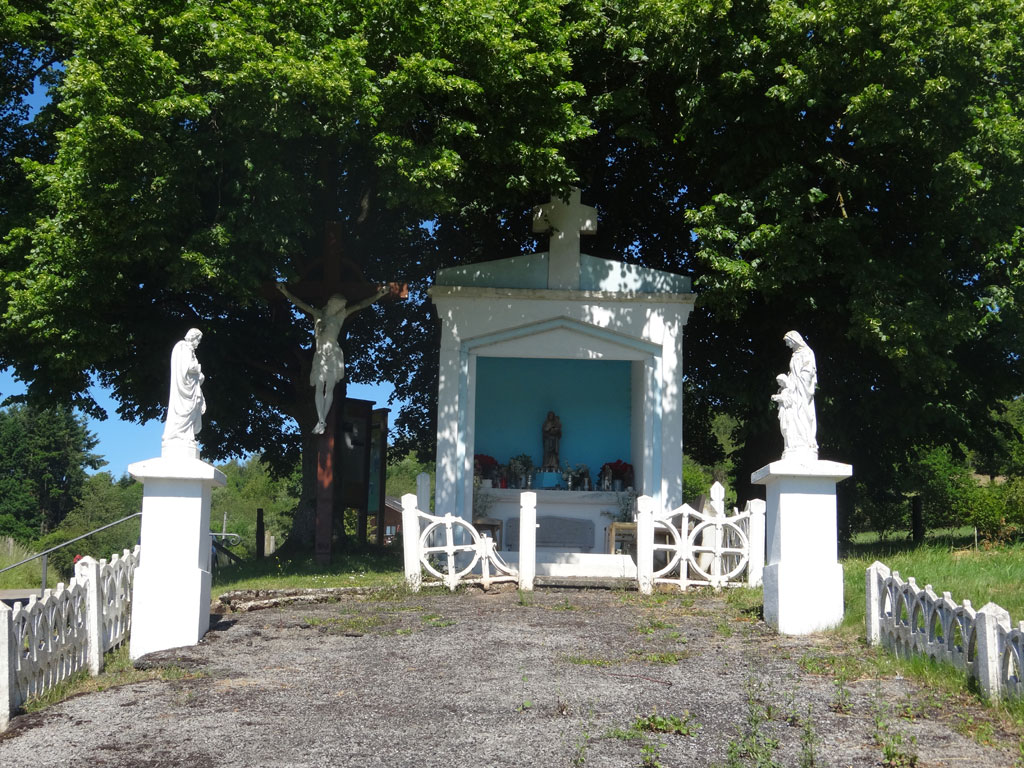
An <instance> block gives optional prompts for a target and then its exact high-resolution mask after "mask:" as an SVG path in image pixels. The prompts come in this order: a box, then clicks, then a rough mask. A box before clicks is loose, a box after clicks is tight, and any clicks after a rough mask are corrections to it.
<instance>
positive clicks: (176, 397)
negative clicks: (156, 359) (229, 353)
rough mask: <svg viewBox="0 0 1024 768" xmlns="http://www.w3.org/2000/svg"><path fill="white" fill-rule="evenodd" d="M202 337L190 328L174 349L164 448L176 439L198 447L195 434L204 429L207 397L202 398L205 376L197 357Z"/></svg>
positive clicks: (196, 330) (195, 329)
mask: <svg viewBox="0 0 1024 768" xmlns="http://www.w3.org/2000/svg"><path fill="white" fill-rule="evenodd" d="M202 339H203V334H202V331H200V330H199V329H198V328H191V329H189V331H188V333H186V334H185V338H184V339H182V340H181V341H179V342H178V343H177V344H175V345H174V350H173V351H172V352H171V387H170V394H169V395H168V397H167V421H166V422H164V436H163V444H164V446H165V447H166V446H167V444H168V443H174V442H175V441H179V442H181V443H184V444H185V446H187V447H195V445H196V435H198V434H199V430H201V429H202V428H203V414H204V413H206V398H204V397H203V388H202V384H203V381H205V380H206V377H205V376H204V375H203V369H202V366H200V365H199V361H198V360H197V359H196V348H197V347H198V346H199V342H200V341H202Z"/></svg>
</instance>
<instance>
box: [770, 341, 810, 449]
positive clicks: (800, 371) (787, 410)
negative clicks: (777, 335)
mask: <svg viewBox="0 0 1024 768" xmlns="http://www.w3.org/2000/svg"><path fill="white" fill-rule="evenodd" d="M784 341H785V342H786V346H787V347H789V348H790V349H792V350H793V356H792V357H791V358H790V360H789V373H788V374H785V373H783V374H779V375H778V376H777V377H776V378H775V381H776V382H777V383H778V385H779V392H778V394H775V395H772V400H773V401H774V402H775V403H777V404H778V406H779V427H780V428H781V429H782V439H783V444H784V448H783V451H782V458H784V459H786V458H804V459H807V458H810V459H817V458H818V442H817V431H818V421H817V417H816V416H815V413H814V390H815V388H816V387H817V385H818V368H817V365H816V364H815V361H814V352H813V351H812V350H811V348H810V347H809V346H807V342H805V341H804V340H803V338H802V337H801V336H800V334H799V333H797V332H796V331H790V332H789V333H787V334H786V335H785V337H784Z"/></svg>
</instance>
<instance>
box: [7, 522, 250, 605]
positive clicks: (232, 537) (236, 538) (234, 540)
mask: <svg viewBox="0 0 1024 768" xmlns="http://www.w3.org/2000/svg"><path fill="white" fill-rule="evenodd" d="M141 516H142V513H141V512H136V513H135V514H133V515H128V517H122V518H121V519H120V520H115V521H114V522H112V523H107V524H106V525H101V526H100V527H99V528H93V529H92V530H91V531H89V532H88V533H83V534H82V535H81V536H76V537H75V538H73V539H69V540H68V541H65V542H64V543H63V544H58V545H57V546H56V547H50V548H49V549H47V550H45V551H43V552H39V553H38V554H35V555H32V556H31V557H26V558H25V559H24V560H22V561H21V562H20V563H15V564H14V565H8V566H7V567H5V568H0V573H3V572H4V571H9V570H11V569H12V568H17V567H18V566H19V565H25V563H31V562H32V561H33V560H37V559H39V558H40V557H41V558H43V563H42V571H43V575H42V586H41V587H40V588H39V596H40V597H42V596H43V595H44V594H45V593H46V561H47V558H48V556H49V554H50V553H51V552H56V551H57V550H58V549H63V548H64V547H66V546H68V545H69V544H74V543H75V542H76V541H81V540H82V539H87V538H89V537H90V536H92V535H93V534H94V533H99V532H100V531H105V530H107V528H113V527H114V526H115V525H120V524H121V523H123V522H126V521H128V520H131V519H132V518H133V517H141ZM210 537H211V538H213V539H214V540H216V539H218V538H222V539H224V540H225V542H226V543H227V546H229V547H234V546H237V545H238V544H240V543H241V541H242V537H241V535H239V534H237V533H216V532H214V531H210ZM225 551H226V550H225ZM228 554H231V553H230V552H229V553H228Z"/></svg>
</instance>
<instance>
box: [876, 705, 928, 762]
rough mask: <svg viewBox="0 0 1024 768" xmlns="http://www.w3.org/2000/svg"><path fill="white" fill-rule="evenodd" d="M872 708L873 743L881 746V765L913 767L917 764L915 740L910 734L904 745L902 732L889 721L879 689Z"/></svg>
mask: <svg viewBox="0 0 1024 768" xmlns="http://www.w3.org/2000/svg"><path fill="white" fill-rule="evenodd" d="M872 710H873V711H872V714H873V715H874V720H875V730H874V733H873V734H872V736H873V738H874V740H875V743H876V744H878V746H880V747H881V748H882V765H883V766H884V767H885V768H914V766H915V765H917V753H916V752H915V751H914V744H916V743H917V740H916V739H915V738H914V737H913V736H911V737H910V739H909V744H908V745H907V746H906V747H905V746H904V735H903V732H902V731H900V730H899V729H898V728H895V727H894V726H893V724H892V722H891V721H890V719H889V713H888V711H887V709H886V705H885V702H884V701H883V700H882V692H881V690H876V691H875V698H874V703H873V704H872Z"/></svg>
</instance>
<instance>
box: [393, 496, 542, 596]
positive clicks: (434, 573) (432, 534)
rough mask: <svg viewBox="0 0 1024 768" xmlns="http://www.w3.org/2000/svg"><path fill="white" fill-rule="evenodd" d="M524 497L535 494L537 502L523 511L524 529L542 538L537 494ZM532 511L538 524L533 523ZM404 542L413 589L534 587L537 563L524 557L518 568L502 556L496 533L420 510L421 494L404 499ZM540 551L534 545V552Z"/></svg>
mask: <svg viewBox="0 0 1024 768" xmlns="http://www.w3.org/2000/svg"><path fill="white" fill-rule="evenodd" d="M523 496H524V497H527V496H528V497H532V499H533V506H532V508H531V510H529V511H528V510H527V509H526V508H525V507H524V508H523V509H522V513H521V527H520V531H527V529H529V531H528V535H533V536H534V537H536V535H537V534H536V518H537V508H536V504H537V502H536V494H534V493H524V494H523ZM530 511H532V516H533V524H532V525H527V524H526V519H527V518H528V517H529V514H530ZM402 542H403V544H402V546H403V549H404V555H405V581H406V584H407V585H408V586H409V588H410V589H412V590H413V591H418V590H419V589H420V587H421V586H428V587H429V586H438V585H443V586H446V587H448V589H450V590H452V591H454V590H455V588H456V587H457V586H458V585H459V584H480V585H482V586H483V587H484V589H488V588H489V587H490V586H491V584H495V583H498V582H507V581H513V582H519V584H520V588H523V589H532V588H533V571H534V570H535V566H534V565H533V564H532V563H524V562H523V559H522V558H520V563H519V568H518V569H517V568H513V567H512V566H511V565H509V564H508V563H506V562H505V561H504V560H503V559H502V557H501V555H499V554H498V552H497V550H496V549H495V548H494V540H493V539H492V538H491V537H490V536H487V535H481V534H480V532H479V531H477V530H476V528H474V527H473V525H472V524H470V523H469V522H467V521H466V520H463V519H462V518H461V517H458V516H456V515H452V514H447V515H444V516H442V517H438V516H436V515H430V514H427V513H426V512H424V511H422V510H421V509H419V508H418V505H417V500H416V496H414V495H413V494H411V493H408V494H406V495H405V496H403V497H402ZM434 542H436V543H434ZM534 550H535V547H533V546H531V547H530V550H529V551H530V552H533V551H534ZM522 551H523V550H522V549H521V552H522ZM524 565H525V568H524ZM424 572H426V574H427V577H426V580H424V576H423V574H424ZM524 576H526V577H527V580H526V581H524V578H523V577H524Z"/></svg>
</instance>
